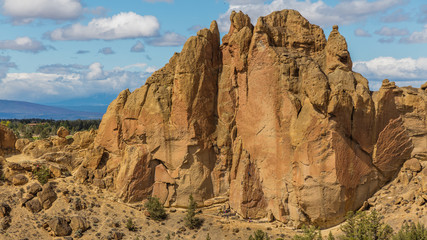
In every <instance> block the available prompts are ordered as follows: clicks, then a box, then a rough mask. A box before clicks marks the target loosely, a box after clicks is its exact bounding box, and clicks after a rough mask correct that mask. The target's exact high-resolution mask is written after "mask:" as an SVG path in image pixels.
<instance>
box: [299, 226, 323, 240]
mask: <svg viewBox="0 0 427 240" xmlns="http://www.w3.org/2000/svg"><path fill="white" fill-rule="evenodd" d="M302 230H303V233H302V234H298V235H295V236H294V238H293V239H294V240H322V234H320V230H319V229H317V228H316V227H315V226H309V227H307V226H305V225H304V226H302Z"/></svg>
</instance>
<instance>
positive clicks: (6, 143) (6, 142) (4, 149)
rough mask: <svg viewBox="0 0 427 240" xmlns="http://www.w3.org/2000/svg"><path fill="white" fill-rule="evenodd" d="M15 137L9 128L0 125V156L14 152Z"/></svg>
mask: <svg viewBox="0 0 427 240" xmlns="http://www.w3.org/2000/svg"><path fill="white" fill-rule="evenodd" d="M15 142H16V136H15V134H14V133H13V132H12V130H10V129H9V128H7V127H5V126H3V125H0V156H3V154H5V153H13V152H14V151H15Z"/></svg>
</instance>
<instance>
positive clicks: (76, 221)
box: [70, 216, 90, 232]
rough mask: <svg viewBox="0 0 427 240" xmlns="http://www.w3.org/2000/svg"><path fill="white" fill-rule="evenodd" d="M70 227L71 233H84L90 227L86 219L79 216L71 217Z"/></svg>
mask: <svg viewBox="0 0 427 240" xmlns="http://www.w3.org/2000/svg"><path fill="white" fill-rule="evenodd" d="M70 227H71V229H72V230H73V232H76V231H78V230H80V231H81V232H84V231H86V230H87V229H88V228H89V227H90V225H89V223H88V221H87V220H86V218H84V217H80V216H73V217H71V222H70Z"/></svg>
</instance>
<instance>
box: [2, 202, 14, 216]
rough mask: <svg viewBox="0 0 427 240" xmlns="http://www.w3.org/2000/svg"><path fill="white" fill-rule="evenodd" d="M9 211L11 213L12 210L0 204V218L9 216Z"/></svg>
mask: <svg viewBox="0 0 427 240" xmlns="http://www.w3.org/2000/svg"><path fill="white" fill-rule="evenodd" d="M10 211H12V209H11V208H10V206H9V205H8V204H7V203H1V204H0V218H4V217H8V216H10Z"/></svg>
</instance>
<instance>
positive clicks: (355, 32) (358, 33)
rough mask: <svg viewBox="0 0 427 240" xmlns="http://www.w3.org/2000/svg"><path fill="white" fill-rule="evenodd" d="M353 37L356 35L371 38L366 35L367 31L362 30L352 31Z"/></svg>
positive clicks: (368, 34)
mask: <svg viewBox="0 0 427 240" xmlns="http://www.w3.org/2000/svg"><path fill="white" fill-rule="evenodd" d="M354 35H356V36H358V37H371V36H372V35H371V34H370V33H368V32H367V31H365V30H364V29H361V28H358V29H356V30H354Z"/></svg>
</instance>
